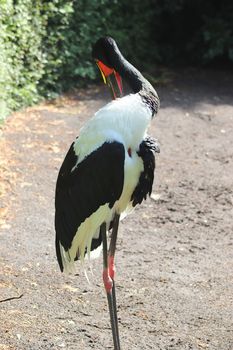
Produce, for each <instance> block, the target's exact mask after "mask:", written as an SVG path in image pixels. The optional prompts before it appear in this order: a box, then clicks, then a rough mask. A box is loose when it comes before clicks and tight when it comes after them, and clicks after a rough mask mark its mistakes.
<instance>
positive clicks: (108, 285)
mask: <svg viewBox="0 0 233 350" xmlns="http://www.w3.org/2000/svg"><path fill="white" fill-rule="evenodd" d="M100 233H101V236H102V240H103V281H104V286H105V290H106V293H107V299H108V307H109V313H110V320H111V327H112V336H113V342H114V350H120V343H119V336H118V331H117V330H118V325H117V324H116V320H117V318H116V311H115V306H114V302H113V295H112V287H113V281H112V278H111V276H110V273H109V266H108V260H109V259H108V247H107V234H106V223H103V224H102V225H101V227H100Z"/></svg>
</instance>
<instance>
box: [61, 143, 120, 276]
mask: <svg viewBox="0 0 233 350" xmlns="http://www.w3.org/2000/svg"><path fill="white" fill-rule="evenodd" d="M77 161H78V158H77V156H76V155H75V152H74V148H73V144H72V145H71V147H70V149H69V151H68V153H67V155H66V157H65V159H64V162H63V164H62V166H61V169H60V172H59V175H58V179H57V185H56V198H55V208H56V213H55V228H56V253H57V259H58V262H59V266H60V269H61V270H62V271H63V265H62V259H61V253H60V247H59V242H60V243H61V244H62V246H63V247H64V249H65V250H66V251H67V250H68V249H69V248H70V247H71V244H72V240H73V238H74V236H75V234H76V232H77V230H78V228H79V226H80V225H81V223H82V222H84V221H85V220H86V219H87V218H88V217H90V216H91V214H93V213H94V212H95V211H96V210H97V209H98V208H99V207H100V206H101V205H104V204H106V203H107V204H108V205H109V207H110V208H112V207H113V205H114V203H115V202H116V201H117V200H118V199H119V198H120V195H121V193H122V189H123V184H124V161H125V150H124V146H123V145H122V144H121V143H119V142H116V141H115V142H110V143H108V142H105V143H104V144H103V145H102V146H101V147H99V148H98V149H96V150H95V151H93V152H92V153H91V154H89V155H88V156H87V157H86V158H85V159H84V160H82V161H81V162H80V163H79V164H78V165H77V166H76V164H77ZM97 241H98V240H97ZM97 241H95V242H93V245H92V247H91V248H92V249H94V248H96V244H97ZM100 243H101V241H99V244H100Z"/></svg>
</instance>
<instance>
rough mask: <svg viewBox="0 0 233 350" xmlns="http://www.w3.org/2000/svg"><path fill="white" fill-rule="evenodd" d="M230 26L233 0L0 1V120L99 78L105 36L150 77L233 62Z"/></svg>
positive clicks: (232, 16) (232, 33)
mask: <svg viewBox="0 0 233 350" xmlns="http://www.w3.org/2000/svg"><path fill="white" fill-rule="evenodd" d="M232 23H233V2H232V1H231V0H222V1H217V0H205V1H203V0H195V1H193V0H173V1H170V0H143V1H141V0H134V1H131V2H130V1H128V0H53V1H51V0H0V118H1V116H2V117H4V116H5V115H6V114H7V113H9V111H10V110H15V109H18V108H20V107H22V106H26V105H30V104H33V103H35V102H37V101H38V100H39V99H40V98H43V97H49V98H51V97H54V96H56V94H58V93H60V92H62V91H64V90H67V89H69V88H71V87H74V86H77V85H80V84H82V83H83V82H85V81H86V79H87V78H88V79H95V77H96V73H97V69H96V67H95V66H94V65H93V61H92V58H91V45H92V43H94V42H95V41H96V40H97V39H98V38H99V37H100V36H104V35H106V34H108V35H111V36H113V37H114V38H116V39H117V42H118V43H119V47H120V48H122V50H123V51H124V53H125V55H126V57H127V58H128V59H129V60H131V61H132V62H133V63H134V64H135V65H136V66H138V67H139V69H142V70H146V71H148V72H149V73H150V66H153V65H155V64H157V63H160V64H163V65H164V64H174V63H179V64H180V63H182V64H208V63H211V62H213V61H215V60H217V59H221V58H224V59H228V60H229V61H233V25H232Z"/></svg>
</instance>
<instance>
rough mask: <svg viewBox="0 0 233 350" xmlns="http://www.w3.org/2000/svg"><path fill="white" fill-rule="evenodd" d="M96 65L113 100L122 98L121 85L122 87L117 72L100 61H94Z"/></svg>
mask: <svg viewBox="0 0 233 350" xmlns="http://www.w3.org/2000/svg"><path fill="white" fill-rule="evenodd" d="M96 64H97V66H98V68H99V70H100V72H101V75H102V78H103V81H104V83H105V84H108V86H109V87H110V89H111V92H112V95H113V98H114V99H116V98H117V97H122V96H123V85H122V79H121V76H120V74H119V73H118V72H116V71H115V70H114V69H113V68H109V67H108V66H106V65H105V64H104V63H103V62H101V61H96Z"/></svg>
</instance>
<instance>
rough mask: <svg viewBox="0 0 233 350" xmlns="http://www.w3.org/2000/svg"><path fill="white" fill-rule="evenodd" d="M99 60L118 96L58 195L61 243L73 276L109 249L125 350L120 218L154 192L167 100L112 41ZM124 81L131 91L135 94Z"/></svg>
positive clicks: (69, 162)
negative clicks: (157, 121)
mask: <svg viewBox="0 0 233 350" xmlns="http://www.w3.org/2000/svg"><path fill="white" fill-rule="evenodd" d="M92 57H93V59H94V61H95V62H96V64H97V66H98V68H99V69H100V72H101V74H102V77H103V79H104V82H105V83H107V84H108V85H109V87H110V88H111V91H112V97H113V99H112V100H111V101H110V102H109V103H107V104H106V105H105V106H104V107H102V108H101V109H99V110H98V111H97V112H96V113H95V114H94V115H93V117H92V118H90V119H89V120H88V121H87V122H86V124H85V125H84V126H83V127H82V128H81V129H80V132H79V136H78V137H77V138H76V139H75V140H74V142H73V143H72V144H71V146H70V148H69V150H68V153H67V154H66V157H65V159H64V161H63V163H62V165H61V168H60V171H59V174H58V178H57V183H56V193H55V231H56V239H55V246H56V255H57V260H58V264H59V266H60V270H61V271H72V269H73V266H74V263H75V261H76V260H81V261H84V259H85V258H86V257H88V258H91V257H92V255H95V253H96V252H97V251H98V252H100V251H101V249H102V250H103V283H104V287H105V290H106V294H107V299H108V306H109V312H110V322H111V328H112V337H113V344H114V349H115V350H120V337H119V329H118V318H117V305H116V290H115V260H114V258H115V252H116V242H117V233H118V227H119V222H120V220H121V219H122V218H123V217H125V216H126V215H127V214H128V213H130V212H131V211H132V210H133V208H134V207H135V206H136V205H137V204H141V203H142V201H143V200H144V199H146V198H147V196H148V195H150V194H151V191H152V185H153V180H154V170H155V153H159V151H160V148H159V144H158V142H157V140H155V139H154V138H152V137H150V136H148V134H147V130H148V128H149V126H150V123H151V121H152V119H153V118H154V116H155V115H156V114H157V112H158V109H159V97H158V94H157V92H156V90H155V89H154V88H153V86H152V85H151V84H150V83H149V81H148V80H147V79H145V78H144V76H143V75H142V74H141V73H140V71H139V70H138V69H136V68H135V67H134V66H133V65H132V64H131V63H130V62H129V61H128V60H127V59H126V58H125V57H124V56H123V54H122V53H121V51H120V50H119V48H118V45H117V43H116V41H115V40H114V39H113V38H112V37H110V36H105V37H101V38H100V39H98V40H97V41H96V42H95V44H94V45H93V47H92ZM113 81H115V84H113ZM123 83H126V84H127V85H128V86H129V88H130V92H129V93H127V94H124V92H123ZM110 234H111V236H110ZM108 239H109V240H110V243H109V246H108Z"/></svg>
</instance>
